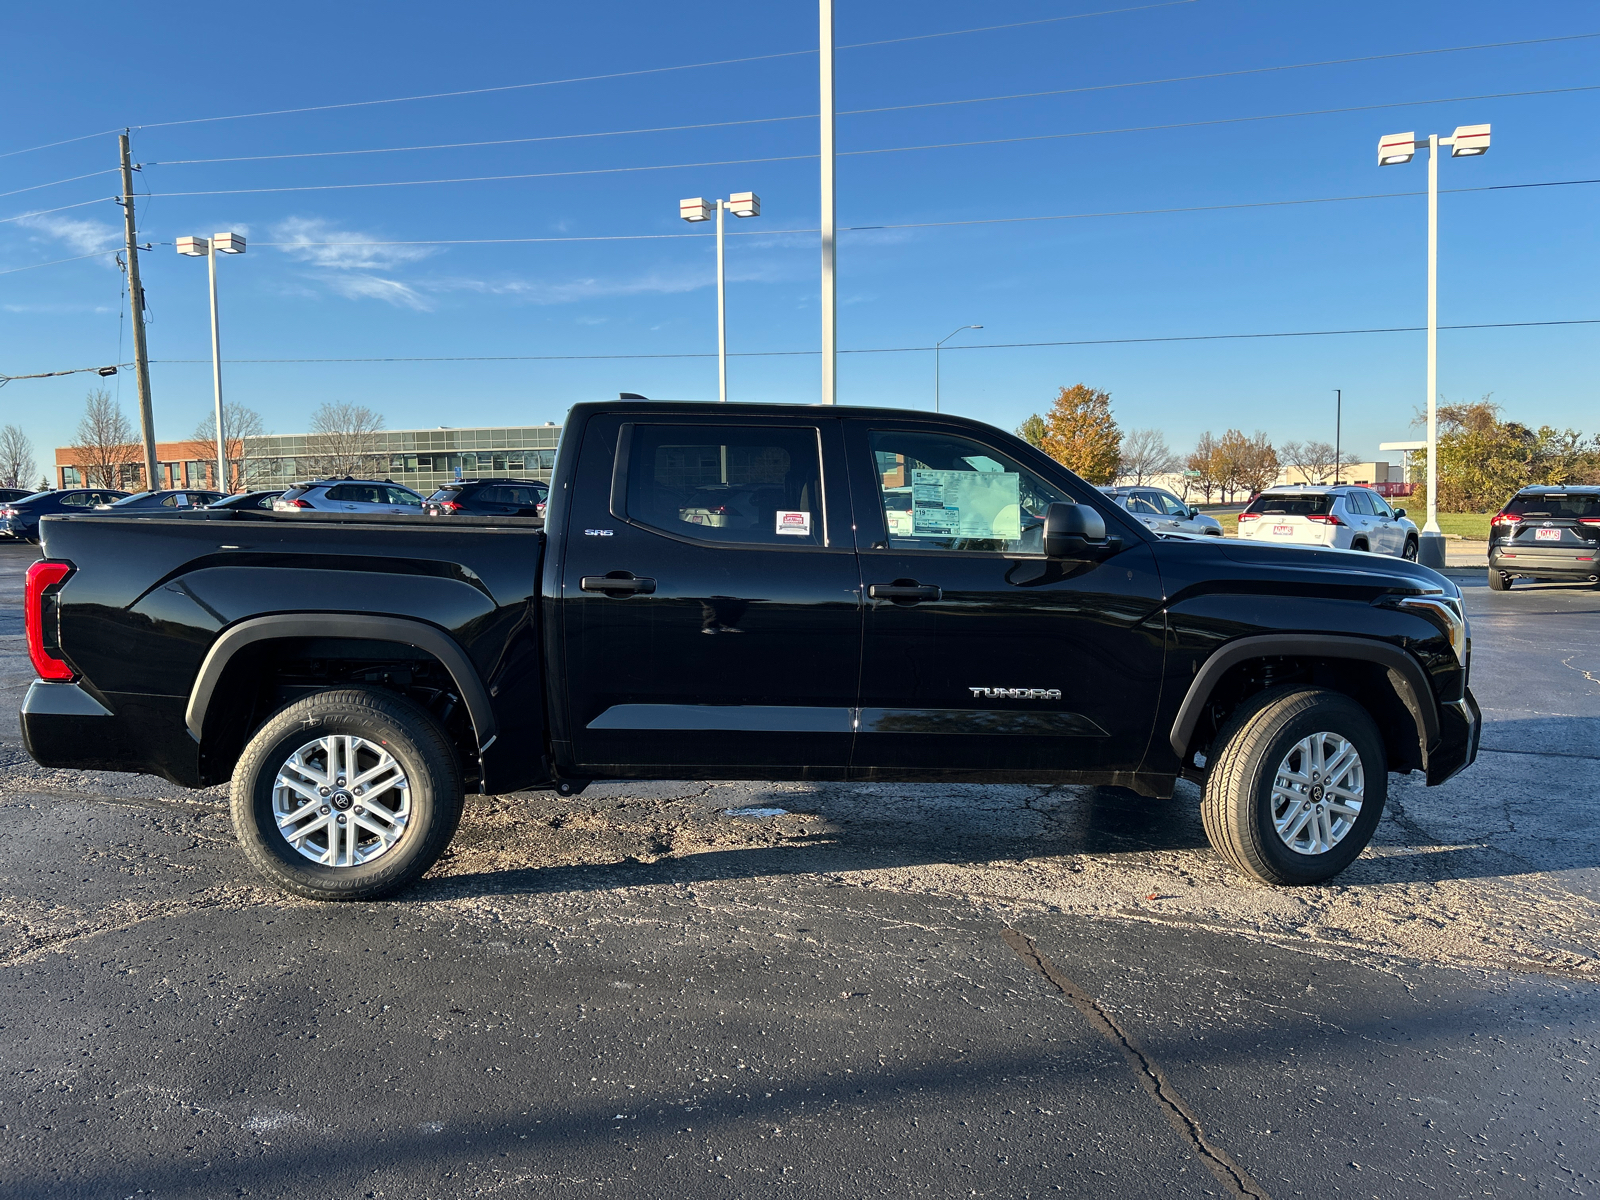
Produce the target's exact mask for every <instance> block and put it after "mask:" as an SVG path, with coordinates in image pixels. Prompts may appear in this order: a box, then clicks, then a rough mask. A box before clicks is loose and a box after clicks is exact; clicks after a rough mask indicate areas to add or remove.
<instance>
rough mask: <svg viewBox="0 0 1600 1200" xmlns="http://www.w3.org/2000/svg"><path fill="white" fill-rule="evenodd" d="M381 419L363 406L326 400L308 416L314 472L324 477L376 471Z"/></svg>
mask: <svg viewBox="0 0 1600 1200" xmlns="http://www.w3.org/2000/svg"><path fill="white" fill-rule="evenodd" d="M383 423H384V422H383V416H382V415H381V414H379V413H376V412H374V411H373V410H372V409H370V408H368V407H367V406H366V405H365V404H352V403H350V402H349V401H347V400H344V401H340V402H338V403H334V402H333V401H331V400H330V401H328V402H327V403H325V404H323V405H321V406H320V407H319V408H318V409H317V411H316V412H314V413H312V414H311V436H310V437H309V438H308V439H307V443H308V444H307V449H308V451H309V458H310V466H311V469H312V471H313V472H315V473H316V474H318V475H323V476H327V477H333V476H339V475H370V474H376V472H377V458H378V434H379V433H380V432H381V431H382V429H383Z"/></svg>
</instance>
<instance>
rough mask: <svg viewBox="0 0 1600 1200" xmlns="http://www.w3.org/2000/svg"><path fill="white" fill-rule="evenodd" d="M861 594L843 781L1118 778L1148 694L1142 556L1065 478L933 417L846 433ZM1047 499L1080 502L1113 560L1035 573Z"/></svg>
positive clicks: (1156, 584) (1153, 575)
mask: <svg viewBox="0 0 1600 1200" xmlns="http://www.w3.org/2000/svg"><path fill="white" fill-rule="evenodd" d="M846 424H847V438H848V445H849V452H850V467H851V484H852V488H853V489H854V496H855V513H856V522H857V527H858V532H857V537H858V544H859V547H860V553H861V572H862V582H863V585H864V586H865V589H866V593H867V599H866V605H867V610H866V615H865V622H864V626H865V634H864V640H863V643H862V672H861V706H860V726H859V729H858V732H857V735H856V748H855V753H854V756H853V758H852V764H851V775H852V777H855V778H874V777H901V778H905V777H908V776H910V777H918V778H938V777H946V778H959V777H960V776H961V774H962V773H964V772H975V771H981V772H984V773H987V774H990V775H1000V776H1002V777H1004V776H1007V775H1009V776H1011V777H1013V778H1018V779H1028V778H1040V779H1044V778H1048V777H1055V778H1059V777H1060V776H1061V775H1062V774H1071V773H1073V772H1083V773H1085V774H1087V775H1091V776H1092V775H1103V774H1105V773H1107V772H1113V771H1132V770H1134V769H1135V768H1137V767H1138V766H1139V764H1140V762H1141V761H1142V760H1143V757H1144V753H1145V748H1146V745H1147V744H1148V742H1149V739H1150V731H1151V729H1152V727H1153V725H1154V722H1155V713H1156V707H1157V702H1158V701H1159V699H1160V689H1161V674H1162V656H1163V650H1162V642H1163V635H1162V629H1163V622H1162V616H1161V605H1162V594H1161V583H1160V579H1159V577H1158V575H1157V572H1156V564H1155V556H1154V555H1153V554H1152V552H1151V550H1150V547H1149V545H1148V544H1147V542H1146V541H1145V539H1144V537H1142V536H1141V535H1140V534H1138V533H1136V532H1134V528H1133V526H1132V522H1131V521H1124V520H1121V519H1119V518H1117V517H1116V516H1114V515H1112V513H1113V512H1114V509H1113V506H1112V504H1111V503H1110V502H1109V501H1107V500H1105V499H1104V498H1103V497H1101V496H1100V495H1099V493H1097V492H1096V491H1095V490H1094V489H1093V488H1090V487H1088V486H1087V485H1085V484H1083V483H1082V482H1081V481H1080V480H1077V479H1075V478H1073V477H1072V476H1071V475H1070V474H1068V473H1067V472H1065V471H1052V470H1050V469H1049V468H1048V467H1045V466H1044V464H1043V463H1038V464H1036V465H1037V468H1038V469H1035V465H1030V464H1024V463H1022V462H1019V461H1018V460H1017V458H1016V457H1014V456H1013V451H1012V450H1011V449H1009V448H1001V446H1002V445H1004V444H1003V443H999V442H998V440H997V442H996V444H986V443H985V442H983V441H980V440H978V439H976V438H974V437H972V436H971V435H970V434H969V433H968V431H967V430H966V429H965V428H956V427H952V428H951V431H950V432H949V433H945V432H941V431H940V430H939V429H938V426H937V425H936V424H935V423H933V422H926V421H924V422H919V423H910V422H908V423H906V424H904V425H897V424H895V423H893V422H890V421H881V422H879V421H870V420H867V419H857V420H851V421H848V422H847V423H846ZM1054 501H1074V502H1077V503H1092V504H1094V506H1095V507H1096V508H1097V509H1099V511H1100V512H1101V513H1102V514H1103V515H1105V518H1106V525H1107V527H1108V530H1109V531H1110V532H1112V533H1113V534H1118V535H1120V536H1121V537H1122V538H1123V543H1124V547H1125V548H1124V549H1123V550H1122V551H1121V552H1120V553H1118V554H1116V555H1114V556H1113V557H1111V558H1110V559H1108V560H1107V561H1105V562H1101V563H1092V562H1052V561H1048V560H1046V559H1044V557H1043V555H1042V554H1041V548H1042V529H1041V522H1042V518H1043V515H1044V509H1045V506H1046V505H1048V504H1050V503H1051V502H1054Z"/></svg>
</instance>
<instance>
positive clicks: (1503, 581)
mask: <svg viewBox="0 0 1600 1200" xmlns="http://www.w3.org/2000/svg"><path fill="white" fill-rule="evenodd" d="M1510 587H1511V576H1509V575H1507V574H1506V573H1505V572H1504V571H1496V570H1495V569H1494V568H1493V567H1490V568H1489V590H1490V591H1491V592H1503V591H1506V590H1507V589H1509V588H1510Z"/></svg>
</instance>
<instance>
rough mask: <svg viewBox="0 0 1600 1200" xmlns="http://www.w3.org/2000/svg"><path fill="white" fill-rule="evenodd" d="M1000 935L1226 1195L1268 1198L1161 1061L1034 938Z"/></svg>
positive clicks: (1010, 933)
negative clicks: (1072, 1011)
mask: <svg viewBox="0 0 1600 1200" xmlns="http://www.w3.org/2000/svg"><path fill="white" fill-rule="evenodd" d="M1000 936H1001V938H1002V939H1003V940H1004V941H1005V943H1006V945H1008V946H1010V947H1011V948H1012V949H1013V950H1015V951H1016V952H1017V955H1018V957H1019V958H1021V959H1022V961H1023V962H1025V963H1027V964H1028V965H1029V966H1030V967H1032V968H1033V969H1034V970H1036V971H1038V972H1039V974H1041V975H1043V976H1044V977H1045V979H1047V980H1049V982H1050V983H1051V985H1052V986H1054V987H1055V989H1056V990H1057V991H1058V992H1060V993H1061V994H1062V995H1063V996H1065V997H1066V998H1067V1000H1068V1002H1069V1003H1070V1004H1071V1005H1072V1006H1073V1007H1074V1008H1076V1009H1077V1010H1078V1011H1079V1012H1080V1013H1082V1014H1083V1016H1084V1018H1085V1019H1086V1020H1087V1021H1088V1022H1089V1024H1090V1025H1091V1026H1093V1027H1094V1029H1095V1032H1097V1033H1099V1034H1100V1035H1101V1036H1102V1037H1104V1038H1105V1039H1106V1040H1107V1041H1109V1042H1110V1043H1111V1044H1112V1045H1114V1046H1115V1047H1116V1048H1117V1049H1118V1050H1119V1051H1121V1053H1122V1056H1123V1058H1124V1059H1126V1060H1127V1062H1128V1066H1129V1067H1131V1068H1132V1070H1133V1073H1134V1076H1135V1077H1136V1078H1137V1079H1138V1081H1139V1083H1140V1085H1141V1086H1142V1087H1143V1088H1144V1090H1145V1091H1146V1092H1147V1093H1148V1094H1149V1096H1150V1098H1151V1099H1152V1100H1154V1101H1155V1102H1156V1106H1157V1107H1158V1108H1160V1109H1161V1112H1162V1115H1164V1116H1165V1117H1166V1118H1167V1121H1168V1122H1169V1123H1170V1124H1171V1125H1172V1127H1173V1128H1174V1129H1176V1130H1177V1131H1178V1134H1179V1135H1180V1136H1181V1137H1182V1138H1183V1139H1184V1140H1185V1141H1186V1142H1188V1143H1189V1147H1190V1149H1192V1150H1193V1151H1194V1152H1195V1154H1196V1156H1197V1157H1198V1158H1199V1159H1200V1161H1201V1162H1203V1163H1204V1164H1205V1165H1206V1168H1207V1169H1208V1170H1209V1171H1210V1172H1211V1173H1212V1175H1214V1176H1216V1179H1217V1182H1218V1183H1220V1184H1222V1186H1223V1187H1224V1188H1226V1189H1227V1194H1228V1195H1230V1196H1236V1197H1244V1198H1246V1200H1272V1198H1271V1197H1270V1196H1269V1195H1268V1194H1267V1190H1266V1189H1265V1188H1263V1187H1262V1186H1261V1185H1260V1184H1259V1183H1257V1182H1256V1181H1255V1180H1254V1179H1253V1178H1252V1177H1251V1175H1250V1172H1248V1171H1246V1170H1245V1169H1244V1168H1243V1167H1242V1166H1240V1165H1239V1164H1238V1163H1237V1162H1235V1161H1234V1159H1233V1156H1232V1155H1230V1154H1229V1153H1228V1152H1227V1151H1226V1150H1224V1149H1222V1147H1220V1146H1217V1145H1215V1144H1213V1143H1212V1141H1211V1140H1210V1139H1209V1138H1208V1137H1207V1136H1206V1131H1205V1129H1204V1127H1203V1126H1202V1125H1201V1124H1200V1118H1199V1117H1198V1116H1197V1115H1195V1111H1194V1109H1192V1108H1190V1107H1189V1104H1188V1102H1187V1101H1186V1100H1184V1098H1183V1097H1182V1096H1180V1095H1179V1094H1178V1090H1177V1088H1175V1087H1174V1086H1173V1084H1172V1080H1170V1079H1169V1078H1167V1074H1166V1072H1165V1071H1163V1070H1162V1069H1161V1065H1160V1064H1159V1063H1157V1062H1156V1061H1155V1060H1154V1059H1153V1058H1151V1057H1150V1056H1149V1055H1148V1054H1146V1053H1145V1052H1144V1050H1143V1049H1142V1048H1141V1047H1140V1046H1139V1043H1138V1042H1136V1041H1135V1040H1134V1039H1133V1035H1132V1034H1130V1033H1128V1031H1127V1030H1125V1029H1123V1028H1122V1026H1121V1025H1119V1024H1118V1023H1117V1019H1116V1018H1115V1017H1113V1016H1112V1015H1111V1014H1110V1013H1109V1012H1107V1011H1106V1010H1105V1009H1104V1008H1103V1007H1102V1006H1101V1004H1100V1002H1099V1001H1098V1000H1096V999H1095V998H1094V997H1093V996H1091V995H1089V993H1088V992H1086V991H1084V990H1083V989H1082V988H1081V987H1079V986H1078V985H1077V984H1076V983H1074V982H1073V981H1072V980H1071V979H1069V978H1067V976H1065V975H1063V974H1062V973H1061V971H1060V969H1059V968H1058V967H1057V966H1056V965H1055V964H1054V963H1053V962H1051V961H1050V960H1049V959H1048V958H1046V957H1045V956H1044V954H1043V953H1041V952H1040V950H1039V947H1038V946H1037V945H1036V944H1035V943H1034V940H1033V939H1032V938H1030V937H1029V936H1028V935H1027V934H1025V933H1021V932H1019V931H1017V930H1015V929H1004V930H1001V932H1000Z"/></svg>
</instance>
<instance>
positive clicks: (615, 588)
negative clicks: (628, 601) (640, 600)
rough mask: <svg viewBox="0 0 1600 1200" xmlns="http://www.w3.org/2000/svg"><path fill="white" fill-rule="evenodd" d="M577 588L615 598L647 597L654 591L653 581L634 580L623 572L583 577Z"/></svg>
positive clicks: (654, 583)
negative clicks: (615, 596)
mask: <svg viewBox="0 0 1600 1200" xmlns="http://www.w3.org/2000/svg"><path fill="white" fill-rule="evenodd" d="M578 586H579V587H580V588H582V589H583V590H584V591H586V592H603V593H605V594H606V595H617V596H640V595H643V596H648V595H650V594H651V593H652V592H654V591H655V590H656V581H655V580H654V579H646V578H635V577H634V576H632V575H629V574H627V573H626V572H623V571H617V572H614V573H613V574H610V575H585V576H584V577H583V578H582V579H580V580H579V581H578Z"/></svg>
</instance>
